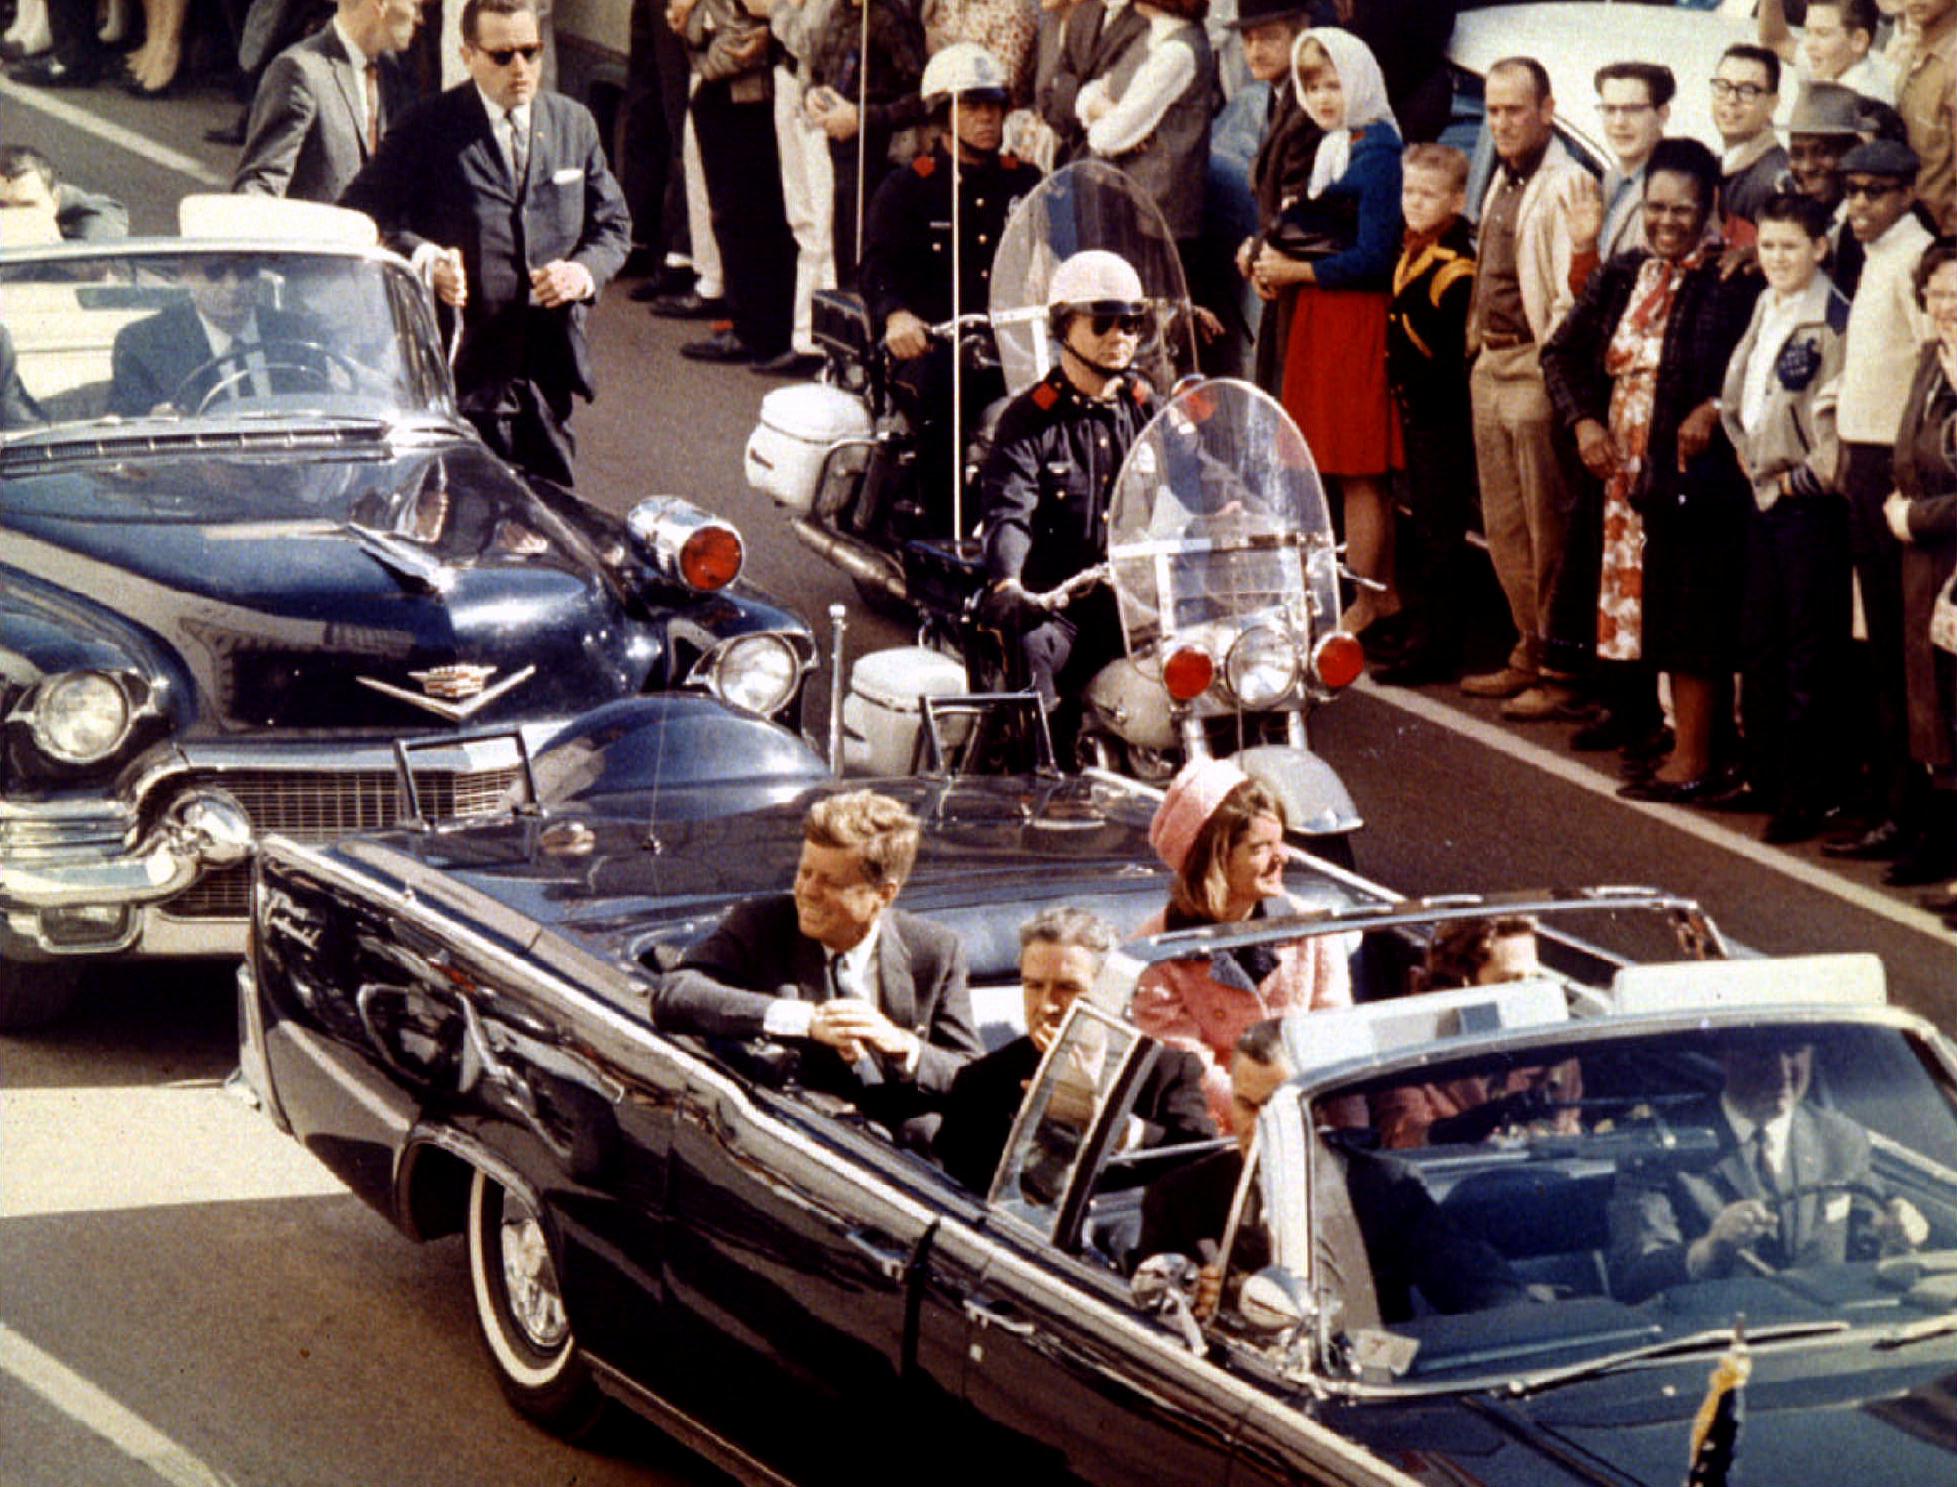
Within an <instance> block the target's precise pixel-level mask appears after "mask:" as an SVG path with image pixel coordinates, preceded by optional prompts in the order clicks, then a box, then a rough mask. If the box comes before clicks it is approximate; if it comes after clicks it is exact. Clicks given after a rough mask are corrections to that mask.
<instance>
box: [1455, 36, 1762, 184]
mask: <svg viewBox="0 0 1957 1487" xmlns="http://www.w3.org/2000/svg"><path fill="white" fill-rule="evenodd" d="M1758 39H1759V37H1758V33H1757V32H1756V30H1755V28H1754V25H1753V22H1752V21H1750V20H1746V19H1742V18H1740V17H1736V16H1729V15H1724V14H1721V13H1719V12H1717V11H1705V10H1684V9H1675V8H1672V7H1668V6H1659V5H1636V6H1633V5H1627V4H1607V3H1590V0H1562V3H1557V4H1534V5H1497V6H1491V7H1489V8H1488V9H1485V10H1470V11H1463V12H1462V13H1461V15H1460V17H1459V19H1457V20H1456V21H1455V23H1454V38H1453V40H1452V41H1451V42H1450V43H1449V45H1448V49H1447V55H1448V60H1449V61H1451V62H1452V63H1453V64H1454V65H1455V66H1456V67H1459V68H1461V69H1462V70H1463V71H1466V72H1470V73H1473V74H1474V75H1475V76H1477V77H1485V76H1486V75H1487V73H1488V69H1489V68H1490V67H1492V66H1494V64H1495V63H1497V62H1499V61H1501V60H1502V59H1503V58H1505V57H1516V56H1526V57H1534V58H1535V59H1536V60H1537V61H1538V62H1540V63H1542V65H1543V67H1544V68H1545V69H1547V71H1548V73H1549V81H1550V90H1551V92H1552V94H1553V95H1554V96H1555V99H1556V112H1557V117H1558V118H1559V119H1560V120H1561V121H1562V123H1563V125H1564V128H1565V129H1566V131H1567V132H1568V133H1570V134H1571V135H1574V136H1575V137H1576V138H1578V139H1579V140H1580V141H1581V142H1582V143H1583V144H1584V145H1585V147H1586V148H1588V149H1589V150H1590V151H1591V153H1592V154H1593V156H1594V157H1595V158H1596V159H1598V160H1602V161H1605V162H1608V161H1609V159H1610V152H1609V150H1608V149H1607V148H1606V146H1605V145H1604V140H1603V133H1602V127H1601V126H1602V121H1601V120H1600V119H1599V118H1598V117H1597V111H1596V102H1597V90H1596V85H1595V83H1594V82H1593V79H1594V78H1595V76H1596V72H1597V69H1598V68H1599V67H1602V66H1604V65H1605V64H1606V63H1609V62H1656V63H1661V64H1663V65H1664V66H1666V67H1669V68H1671V70H1672V74H1673V76H1674V77H1676V78H1677V80H1678V95H1677V96H1676V97H1675V98H1673V100H1672V116H1671V122H1670V123H1669V124H1668V125H1667V127H1666V131H1665V132H1666V133H1667V134H1671V135H1690V136H1692V137H1693V138H1694V139H1698V140H1702V141H1704V142H1705V143H1706V144H1708V145H1710V146H1711V147H1712V148H1713V149H1714V150H1715V151H1716V150H1718V149H1719V147H1720V141H1719V131H1718V130H1717V129H1716V128H1714V127H1713V122H1712V93H1711V90H1710V89H1709V88H1708V87H1707V82H1708V80H1709V79H1710V78H1711V77H1712V73H1713V69H1714V67H1715V66H1717V65H1718V62H1719V57H1720V54H1721V53H1723V52H1724V51H1725V50H1726V48H1727V47H1729V46H1731V45H1732V44H1733V43H1734V42H1736V41H1745V42H1756V41H1758ZM1792 106H1793V89H1792V88H1791V87H1789V86H1787V84H1786V81H1785V79H1783V82H1782V87H1781V90H1780V108H1781V111H1782V113H1783V114H1784V113H1785V112H1786V111H1787V110H1788V109H1790V108H1791V107H1792Z"/></svg>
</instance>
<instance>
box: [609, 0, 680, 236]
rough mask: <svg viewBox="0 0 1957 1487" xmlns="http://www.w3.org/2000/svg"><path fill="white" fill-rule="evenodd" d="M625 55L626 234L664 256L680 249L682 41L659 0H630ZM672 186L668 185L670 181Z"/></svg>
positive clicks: (622, 162)
mask: <svg viewBox="0 0 1957 1487" xmlns="http://www.w3.org/2000/svg"><path fill="white" fill-rule="evenodd" d="M631 24H632V29H631V43H630V45H631V52H630V54H629V57H628V59H627V61H626V64H625V98H624V101H623V102H622V103H621V105H620V108H621V110H622V112H623V117H622V118H621V120H620V122H619V144H620V146H621V149H620V154H619V162H618V184H619V189H620V190H621V191H623V192H624V193H625V204H626V206H628V207H630V208H631V210H632V237H633V240H634V241H635V242H636V243H638V244H639V245H640V246H642V247H646V248H651V249H653V250H655V251H656V252H660V253H664V252H667V251H669V250H671V249H672V248H674V247H681V248H683V247H684V246H685V241H686V188H685V185H684V184H683V183H681V181H680V177H681V174H682V171H681V166H680V150H681V142H682V141H683V140H684V139H685V137H686V93H687V85H688V82H689V78H688V71H689V69H688V67H687V61H686V43H685V42H683V41H681V40H680V38H679V36H678V35H677V34H676V33H675V32H674V31H673V28H672V27H671V26H669V25H667V24H666V7H665V6H664V5H663V4H660V3H659V0H632V23H631ZM676 183H677V184H678V185H679V189H678V190H673V189H671V188H672V187H673V186H674V185H675V184H676Z"/></svg>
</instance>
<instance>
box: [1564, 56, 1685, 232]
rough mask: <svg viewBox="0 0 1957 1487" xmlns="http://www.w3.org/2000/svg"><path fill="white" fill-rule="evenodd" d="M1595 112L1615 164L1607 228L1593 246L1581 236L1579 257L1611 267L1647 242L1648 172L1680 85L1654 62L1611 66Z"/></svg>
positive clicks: (1606, 199) (1607, 188)
mask: <svg viewBox="0 0 1957 1487" xmlns="http://www.w3.org/2000/svg"><path fill="white" fill-rule="evenodd" d="M1592 81H1593V82H1594V83H1595V85H1596V88H1597V113H1598V114H1599V115H1600V116H1601V117H1602V119H1603V129H1604V143H1605V144H1607V145H1608V146H1610V152H1611V156H1612V158H1613V161H1614V163H1613V164H1612V165H1611V167H1610V169H1608V170H1606V171H1605V172H1604V181H1603V204H1604V217H1603V224H1602V226H1601V227H1600V228H1599V229H1598V231H1597V234H1596V237H1595V240H1594V241H1592V240H1591V239H1590V238H1589V235H1588V234H1586V233H1579V234H1578V239H1577V245H1576V250H1577V253H1578V255H1579V256H1580V257H1582V256H1587V255H1589V254H1591V253H1594V254H1595V255H1596V256H1597V259H1598V261H1599V262H1608V261H1609V260H1610V259H1612V258H1614V257H1616V256H1617V255H1618V254H1619V253H1623V252H1626V251H1627V250H1629V249H1631V248H1642V247H1644V246H1645V241H1644V210H1643V206H1644V168H1645V164H1646V162H1647V161H1649V160H1650V159H1651V152H1652V151H1653V150H1654V149H1656V148H1657V145H1658V141H1659V140H1661V139H1663V138H1664V137H1665V126H1666V125H1667V124H1669V123H1670V122H1671V118H1672V97H1673V95H1674V94H1676V93H1677V92H1678V81H1677V79H1675V78H1674V77H1673V76H1672V70H1671V68H1669V67H1666V66H1663V65H1662V64H1660V63H1656V62H1611V63H1607V64H1606V65H1605V66H1602V67H1599V68H1598V69H1597V75H1596V77H1595V78H1594V79H1593V80H1592Z"/></svg>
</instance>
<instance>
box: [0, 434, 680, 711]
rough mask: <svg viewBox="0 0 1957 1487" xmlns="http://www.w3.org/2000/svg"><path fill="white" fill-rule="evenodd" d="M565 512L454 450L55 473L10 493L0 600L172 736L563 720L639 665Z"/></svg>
mask: <svg viewBox="0 0 1957 1487" xmlns="http://www.w3.org/2000/svg"><path fill="white" fill-rule="evenodd" d="M569 509H570V508H569V503H566V507H565V512H564V513H560V511H559V510H558V509H556V508H554V507H553V506H552V505H550V504H549V503H548V502H547V501H546V500H545V499H544V498H542V497H540V496H539V495H538V494H537V493H536V492H534V491H532V490H531V489H530V488H529V487H527V486H526V485H524V484H523V483H522V482H521V481H519V480H518V479H517V478H515V477H514V476H513V475H512V474H511V473H510V472H509V471H508V470H507V469H506V468H505V467H504V466H502V465H501V464H500V463H499V462H497V461H496V460H495V459H493V458H492V457H490V456H489V454H488V453H487V452H486V451H485V450H483V449H482V448H481V447H480V446H478V445H476V444H474V443H471V442H465V441H459V440H458V441H453V442H450V441H444V442H442V443H441V444H439V445H437V446H435V447H433V448H419V449H414V450H411V451H401V450H397V449H390V448H388V447H386V446H376V447H375V448H373V449H372V450H367V451H360V452H358V453H354V454H349V455H344V456H334V457H329V458H324V459H322V458H318V457H316V456H309V457H307V458H305V459H303V460H301V459H295V458H293V457H292V456H291V455H290V454H287V455H284V456H283V457H281V456H280V455H279V454H277V453H261V452H245V453H239V452H225V453H206V452H198V453H194V454H174V453H167V452H166V453H161V454H159V455H156V456H154V457H151V458H147V459H144V460H140V461H139V460H135V459H125V460H119V461H115V462H112V463H106V464H101V465H90V466H87V467H85V468H79V469H78V468H76V467H74V466H72V465H71V466H68V467H66V468H64V469H53V470H49V471H47V472H45V473H37V474H33V475H27V476H23V477H20V478H11V479H9V481H8V487H7V501H6V504H5V507H4V510H3V511H0V523H4V529H5V530H4V538H5V540H4V543H0V564H5V565H17V567H18V578H17V579H16V578H15V576H14V575H7V576H6V582H4V583H0V589H7V590H11V593H10V594H9V597H8V599H7V600H6V603H7V605H8V607H10V608H13V609H15V610H16V611H17V612H18V611H20V610H29V611H31V610H34V609H36V608H38V609H39V610H40V611H41V612H42V617H43V618H45V619H46V620H47V621H48V624H47V626H46V633H48V634H50V635H55V634H59V635H62V636H66V637H70V643H71V644H72V637H73V636H74V635H76V634H77V633H81V634H84V635H88V636H92V637H95V638H97V639H99V640H101V641H102V642H104V643H107V644H111V645H113V646H114V647H115V648H116V649H118V650H120V651H122V652H125V653H128V652H135V654H133V655H131V656H130V659H131V660H133V661H135V662H136V663H137V664H140V665H144V666H145V667H146V668H147V669H149V670H151V671H152V672H153V673H156V674H158V675H160V676H161V677H162V678H164V679H165V680H166V683H167V685H168V687H169V691H170V694H171V695H170V697H169V705H170V706H171V707H172V709H173V710H174V711H176V712H177V713H178V720H179V723H180V724H181V725H184V726H190V727H203V728H208V729H212V730H215V731H218V732H228V731H231V730H234V729H243V728H250V729H252V730H253V731H255V732H256V731H262V730H264V729H266V728H268V727H273V728H276V727H285V728H294V729H306V730H347V729H356V730H366V729H379V730H383V731H402V730H411V729H413V728H415V727H416V726H417V725H434V726H448V725H450V724H453V723H455V722H459V721H464V720H466V721H469V722H471V723H493V722H497V721H508V720H511V719H514V718H518V717H537V716H543V715H552V714H558V715H561V714H567V713H571V712H576V711H581V710H582V709H584V708H586V707H590V706H593V705H596V704H597V703H599V702H602V701H605V700H608V699H610V698H613V697H617V696H619V695H621V694H629V693H631V692H633V691H636V690H638V688H639V686H640V684H641V683H642V681H643V679H644V677H645V675H646V673H647V672H648V670H649V669H650V665H651V663H652V660H653V659H654V656H655V655H656V653H657V642H656V641H655V640H654V639H652V638H651V637H650V636H649V635H648V633H647V632H646V629H645V626H644V625H643V624H633V623H628V622H627V621H628V619H629V615H628V611H629V610H630V609H631V608H632V606H631V604H630V601H629V600H628V598H627V596H626V595H625V594H624V593H623V591H622V590H620V589H618V588H617V587H615V586H614V585H613V583H612V582H611V580H610V579H608V578H607V577H606V576H605V575H604V574H603V573H602V572H601V571H600V561H601V560H600V557H599V554H598V551H597V548H596V546H595V542H594V539H593V536H592V534H590V533H588V532H587V531H585V530H584V529H583V528H582V527H581V526H580V525H579V524H578V522H579V521H580V520H582V518H573V517H571V516H570V515H568V514H567V513H568V512H569ZM0 572H4V568H0ZM52 659H54V660H55V661H56V663H57V664H58V663H59V662H60V661H61V659H62V658H59V657H56V658H52ZM28 660H29V663H30V664H34V663H36V662H37V660H39V658H36V657H33V656H29V657H28ZM530 668H534V670H529V669H530ZM40 669H53V668H52V666H49V665H45V664H43V665H41V667H40ZM526 670H529V674H528V675H527V676H526V677H525V678H524V679H523V680H521V681H514V682H513V679H514V678H515V677H517V675H518V674H519V673H522V672H525V671H526ZM499 687H502V688H504V689H505V690H502V691H500V692H499V691H497V689H498V688H499ZM444 709H446V710H447V711H446V712H445V711H444ZM458 709H460V710H461V711H460V713H459V714H458V711H457V710H458Z"/></svg>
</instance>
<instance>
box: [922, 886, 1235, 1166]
mask: <svg viewBox="0 0 1957 1487" xmlns="http://www.w3.org/2000/svg"><path fill="white" fill-rule="evenodd" d="M1114 944H1115V931H1114V927H1113V926H1112V925H1110V924H1109V923H1107V921H1106V920H1104V919H1101V918H1100V917H1099V916H1097V915H1094V914H1091V913H1089V912H1088V911H1087V910H1085V909H1076V908H1051V909H1043V910H1041V911H1040V912H1039V913H1038V914H1036V915H1034V916H1033V917H1032V918H1031V919H1029V920H1027V921H1026V923H1025V924H1023V925H1021V926H1020V930H1019V984H1020V989H1021V991H1022V992H1023V993H1024V995H1025V998H1026V1033H1025V1035H1024V1036H1022V1037H1018V1038H1015V1039H1013V1040H1012V1041H1011V1042H1010V1043H1006V1044H1004V1045H1002V1046H1001V1047H999V1048H995V1049H993V1051H992V1052H990V1053H988V1054H986V1055H985V1056H984V1057H983V1058H977V1059H974V1060H972V1062H971V1063H969V1064H967V1065H965V1067H964V1068H962V1069H960V1070H959V1071H958V1074H957V1077H956V1078H954V1079H953V1080H952V1082H951V1093H950V1094H949V1095H948V1096H947V1097H946V1099H945V1107H944V1117H943V1122H942V1124H941V1125H940V1126H939V1128H938V1134H937V1139H936V1140H935V1141H934V1142H933V1144H932V1153H933V1155H935V1156H936V1157H937V1159H938V1160H939V1161H940V1162H941V1163H943V1165H944V1169H945V1170H946V1171H947V1172H949V1173H950V1174H951V1175H952V1176H953V1177H955V1178H957V1179H958V1180H959V1181H960V1182H962V1183H964V1184H965V1186H967V1187H969V1188H971V1189H973V1190H974V1191H976V1192H984V1191H985V1190H986V1188H987V1187H988V1186H990V1184H991V1182H992V1174H993V1172H994V1171H995V1170H996V1169H997V1167H998V1165H999V1157H1000V1154H1001V1153H1002V1152H1004V1151H1005V1148H1006V1138H1007V1137H1008V1136H1010V1135H1011V1134H1012V1123H1013V1118H1014V1117H1015V1116H1016V1115H1018V1113H1019V1107H1020V1105H1021V1103H1022V1102H1023V1101H1024V1099H1025V1095H1026V1086H1027V1084H1028V1082H1029V1081H1031V1079H1032V1078H1033V1075H1034V1074H1035V1073H1037V1072H1038V1071H1039V1067H1040V1060H1041V1059H1043V1058H1045V1057H1046V1052H1047V1050H1048V1049H1049V1048H1051V1047H1052V1046H1053V1040H1054V1038H1055V1037H1057V1036H1058V1035H1059V1032H1060V1024H1061V1023H1062V1022H1064V1021H1065V1020H1066V1016H1067V1009H1068V1008H1069V1007H1071V1006H1072V1005H1073V1004H1074V1002H1075V1000H1076V999H1077V998H1079V997H1082V996H1085V995H1088V994H1089V993H1090V992H1091V991H1092V989H1093V987H1094V983H1095V980H1096V978H1097V977H1098V976H1099V975H1100V973H1101V966H1102V963H1103V962H1104V961H1105V960H1106V959H1107V955H1108V952H1109V951H1110V950H1112V949H1113V948H1114ZM1086 1113H1087V1114H1091V1110H1090V1111H1088V1112H1086ZM1215 1136H1216V1127H1215V1126H1214V1125H1212V1124H1211V1123H1210V1117H1209V1102H1208V1100H1207V1098H1206V1097H1205V1096H1204V1093H1203V1065H1202V1062H1201V1061H1200V1060H1199V1059H1197V1058H1196V1056H1195V1055H1194V1054H1191V1053H1184V1052H1182V1051H1181V1050H1180V1049H1172V1048H1164V1049H1161V1050H1159V1051H1158V1052H1157V1054H1156V1058H1155V1064H1154V1067H1153V1068H1151V1069H1150V1070H1149V1072H1148V1074H1147V1076H1146V1077H1145V1078H1144V1079H1143V1081H1142V1088H1141V1091H1140V1093H1138V1094H1137V1095H1136V1097H1135V1105H1134V1110H1133V1112H1132V1113H1131V1115H1130V1116H1129V1129H1128V1134H1127V1137H1126V1140H1125V1145H1126V1147H1128V1148H1130V1149H1132V1148H1136V1147H1150V1146H1174V1145H1180V1144H1182V1143H1184V1142H1188V1141H1209V1140H1212V1139H1214V1138H1215Z"/></svg>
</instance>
